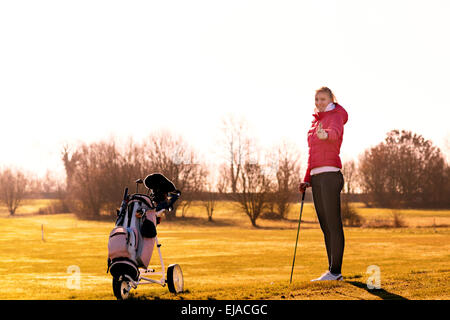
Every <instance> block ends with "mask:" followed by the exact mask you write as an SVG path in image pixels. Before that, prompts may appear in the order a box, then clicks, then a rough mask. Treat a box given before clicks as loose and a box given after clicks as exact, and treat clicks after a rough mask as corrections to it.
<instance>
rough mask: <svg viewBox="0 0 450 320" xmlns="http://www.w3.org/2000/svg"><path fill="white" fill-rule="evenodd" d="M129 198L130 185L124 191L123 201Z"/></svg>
mask: <svg viewBox="0 0 450 320" xmlns="http://www.w3.org/2000/svg"><path fill="white" fill-rule="evenodd" d="M127 198H128V187H127V188H125V192H124V193H123V201H127Z"/></svg>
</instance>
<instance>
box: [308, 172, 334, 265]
mask: <svg viewBox="0 0 450 320" xmlns="http://www.w3.org/2000/svg"><path fill="white" fill-rule="evenodd" d="M311 188H312V194H313V201H314V208H315V209H316V213H317V219H318V220H319V225H320V229H322V233H323V238H324V240H325V248H326V250H327V257H328V266H329V267H330V266H331V246H330V230H329V229H328V223H327V216H326V214H325V208H324V206H323V202H324V200H323V192H322V182H321V177H320V175H314V176H312V177H311Z"/></svg>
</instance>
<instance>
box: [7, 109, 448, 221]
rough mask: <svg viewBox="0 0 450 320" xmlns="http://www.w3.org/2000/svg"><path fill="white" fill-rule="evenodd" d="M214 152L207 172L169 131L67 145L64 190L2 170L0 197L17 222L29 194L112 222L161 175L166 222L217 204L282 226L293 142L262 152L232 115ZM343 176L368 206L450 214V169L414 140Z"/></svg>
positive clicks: (398, 139) (290, 195) (409, 137)
mask: <svg viewBox="0 0 450 320" xmlns="http://www.w3.org/2000/svg"><path fill="white" fill-rule="evenodd" d="M219 146H220V150H221V155H222V157H221V159H222V161H221V162H220V163H218V164H209V163H206V161H204V160H203V159H201V157H200V156H199V153H198V152H197V151H196V150H195V149H194V148H193V147H192V146H191V145H190V144H189V143H188V141H186V140H185V139H184V138H183V137H182V136H177V135H174V134H173V133H172V132H170V131H159V132H155V133H152V134H150V135H149V136H148V137H147V138H146V139H144V141H140V142H135V141H133V140H131V139H130V140H129V141H128V142H127V143H125V144H120V145H119V144H118V143H117V142H116V141H114V140H112V139H111V140H109V141H99V142H94V143H90V144H81V145H77V146H69V145H66V146H64V147H63V148H62V150H61V161H62V163H63V164H64V168H65V172H66V180H65V181H64V183H62V182H58V181H55V180H54V179H53V180H52V179H51V177H44V179H42V180H40V181H36V180H35V181H30V180H29V179H27V175H26V174H24V173H23V172H21V171H20V170H13V169H11V168H3V169H1V171H0V197H1V201H2V202H3V204H4V205H5V206H6V207H7V208H8V210H9V212H10V214H11V215H14V213H15V212H16V210H17V208H18V206H20V204H21V201H22V200H23V198H24V197H25V196H26V195H27V193H28V194H29V193H30V192H31V190H34V191H35V192H36V190H39V189H41V190H44V189H45V190H47V191H48V192H50V191H51V192H53V193H54V194H55V195H57V197H58V198H59V199H60V201H61V206H62V208H63V209H62V210H67V211H70V212H74V213H75V214H76V215H77V216H78V217H81V218H86V219H100V218H101V217H104V216H111V215H115V210H116V208H117V206H118V202H120V199H121V197H122V195H123V190H124V188H125V187H126V186H128V187H130V190H131V191H134V190H133V186H134V183H135V180H136V179H138V178H144V177H145V176H146V175H148V174H150V173H153V172H160V173H162V174H164V175H165V176H166V177H168V178H169V179H170V180H171V181H173V182H174V184H175V185H176V186H177V188H178V189H180V190H181V191H182V200H183V201H180V202H179V203H178V204H177V205H176V207H175V208H174V210H173V211H171V212H168V213H167V214H166V218H167V219H174V218H176V217H177V216H181V217H183V216H185V215H186V213H187V211H188V210H189V207H190V206H191V205H192V202H193V201H194V200H199V201H201V203H202V204H203V206H204V208H205V213H206V214H207V216H208V220H210V221H211V220H213V214H214V210H215V207H216V204H217V201H218V200H219V199H227V200H232V201H234V202H235V203H237V204H238V205H239V207H240V209H241V210H242V211H243V212H245V214H246V215H247V216H248V218H249V219H250V221H251V223H252V225H253V226H256V225H257V224H256V223H257V220H258V218H260V217H261V216H262V215H268V216H271V217H274V218H279V219H284V218H286V217H287V213H288V212H289V210H290V207H291V206H292V205H293V203H294V202H295V201H296V200H297V198H298V191H297V188H298V184H299V182H300V180H301V179H302V178H303V175H302V174H303V172H304V170H305V169H306V166H303V167H302V163H301V160H300V159H301V156H302V154H301V153H300V150H299V149H298V147H297V146H296V145H295V143H293V142H290V141H287V140H285V141H282V142H280V143H279V144H278V145H275V146H273V147H271V148H264V147H263V146H261V145H260V144H259V143H258V142H257V141H256V139H255V138H254V137H252V136H251V134H250V130H249V128H248V124H247V122H246V121H245V120H242V119H236V118H232V117H229V118H226V119H224V120H223V122H222V140H221V142H220V143H219ZM342 171H343V174H344V178H345V186H344V193H345V194H347V195H350V194H358V197H359V199H360V201H363V202H364V203H365V204H366V205H367V206H378V207H391V208H394V207H395V208H400V207H402V208H406V207H408V208H419V207H421V208H425V207H426V208H449V207H450V199H449V198H450V197H448V195H449V194H450V167H449V164H448V163H447V162H446V161H445V158H444V156H443V154H442V152H441V151H440V149H439V148H437V147H436V146H434V145H433V143H432V142H431V141H430V140H426V139H424V138H423V137H422V136H421V135H418V134H416V133H413V132H410V131H404V130H403V131H400V130H392V131H390V132H388V133H387V135H386V139H385V140H384V141H382V142H380V143H379V144H378V145H376V146H374V147H371V148H368V149H366V150H365V151H364V152H363V153H362V154H361V155H360V156H359V158H358V159H357V161H355V160H352V161H348V162H346V163H344V164H343V169H342ZM141 191H142V190H141ZM142 192H143V191H142ZM67 211H66V212H67Z"/></svg>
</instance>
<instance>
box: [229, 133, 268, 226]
mask: <svg viewBox="0 0 450 320" xmlns="http://www.w3.org/2000/svg"><path fill="white" fill-rule="evenodd" d="M255 150H256V151H255ZM258 153H259V152H258V149H257V148H255V143H254V142H250V141H249V140H248V143H246V144H245V148H244V155H245V158H244V159H245V161H244V162H243V164H242V166H241V170H240V174H239V180H238V183H237V186H236V191H237V192H235V193H232V198H233V199H234V200H235V201H237V203H238V204H239V206H240V207H241V209H242V210H243V211H244V212H245V213H246V214H247V216H248V217H249V218H250V221H251V223H252V226H254V227H257V225H256V220H257V219H258V218H259V216H260V214H261V213H262V212H263V210H264V209H266V208H268V205H269V193H270V192H271V191H272V181H271V179H270V175H269V174H268V171H267V170H265V168H264V165H262V164H261V161H260V156H259V155H258Z"/></svg>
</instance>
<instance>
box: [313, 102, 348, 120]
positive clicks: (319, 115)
mask: <svg viewBox="0 0 450 320" xmlns="http://www.w3.org/2000/svg"><path fill="white" fill-rule="evenodd" d="M335 105H336V107H335V108H334V109H333V110H331V111H324V112H316V113H314V114H313V116H314V120H313V121H318V120H319V119H322V118H323V117H324V116H325V115H328V114H330V115H331V114H333V113H339V114H340V115H341V117H342V119H343V120H344V124H346V123H347V121H348V113H347V111H345V109H344V108H343V107H342V106H341V105H340V104H338V103H335Z"/></svg>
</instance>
